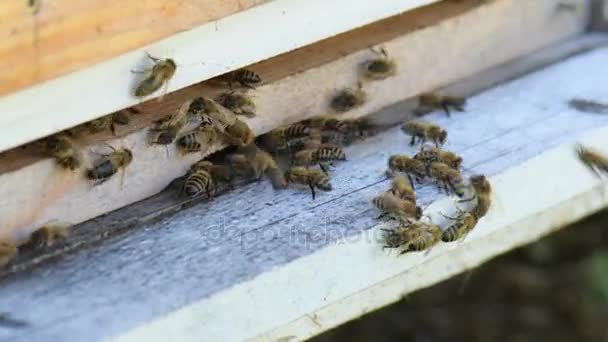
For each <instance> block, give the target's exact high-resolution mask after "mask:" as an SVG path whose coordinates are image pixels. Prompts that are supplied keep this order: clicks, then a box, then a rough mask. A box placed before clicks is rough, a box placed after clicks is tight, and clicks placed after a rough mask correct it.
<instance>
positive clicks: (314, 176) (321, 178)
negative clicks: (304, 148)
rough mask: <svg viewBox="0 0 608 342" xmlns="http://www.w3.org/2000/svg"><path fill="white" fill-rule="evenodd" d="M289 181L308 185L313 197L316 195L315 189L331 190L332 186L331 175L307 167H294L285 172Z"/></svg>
mask: <svg viewBox="0 0 608 342" xmlns="http://www.w3.org/2000/svg"><path fill="white" fill-rule="evenodd" d="M285 179H286V180H287V182H290V183H295V184H302V185H308V187H309V188H310V191H311V193H312V199H313V200H314V199H315V197H316V194H315V189H319V190H321V191H331V190H332V186H331V183H330V182H329V177H328V176H327V175H326V174H325V173H324V172H323V171H321V170H316V169H309V168H305V167H300V166H296V167H292V168H290V169H289V170H287V172H286V173H285Z"/></svg>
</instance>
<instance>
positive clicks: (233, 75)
mask: <svg viewBox="0 0 608 342" xmlns="http://www.w3.org/2000/svg"><path fill="white" fill-rule="evenodd" d="M218 80H220V81H223V82H226V83H228V87H230V89H232V84H233V83H239V84H240V85H241V86H243V87H245V88H250V89H255V85H257V84H259V83H261V82H262V78H261V77H260V75H258V74H256V73H255V72H253V71H251V70H249V69H238V70H235V71H232V72H229V73H226V74H224V75H221V76H219V77H218Z"/></svg>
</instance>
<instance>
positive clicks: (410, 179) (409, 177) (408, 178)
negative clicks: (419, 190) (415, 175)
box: [407, 173, 414, 190]
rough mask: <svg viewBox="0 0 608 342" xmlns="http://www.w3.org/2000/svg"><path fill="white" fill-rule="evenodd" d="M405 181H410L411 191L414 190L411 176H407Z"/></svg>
mask: <svg viewBox="0 0 608 342" xmlns="http://www.w3.org/2000/svg"><path fill="white" fill-rule="evenodd" d="M407 180H408V181H410V185H411V186H412V190H413V189H414V181H413V180H412V176H410V174H409V173H408V174H407Z"/></svg>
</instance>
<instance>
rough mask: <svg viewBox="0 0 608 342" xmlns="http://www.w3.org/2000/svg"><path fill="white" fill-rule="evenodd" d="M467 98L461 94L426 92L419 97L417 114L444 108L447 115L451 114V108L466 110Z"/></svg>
mask: <svg viewBox="0 0 608 342" xmlns="http://www.w3.org/2000/svg"><path fill="white" fill-rule="evenodd" d="M466 103H467V100H466V98H464V97H461V96H442V95H439V94H437V93H424V94H421V95H420V97H419V98H418V107H417V108H416V109H415V112H416V114H425V113H429V112H432V111H433V110H435V109H443V111H444V112H445V114H446V115H447V116H450V108H453V109H454V110H456V111H458V112H464V106H465V105H466Z"/></svg>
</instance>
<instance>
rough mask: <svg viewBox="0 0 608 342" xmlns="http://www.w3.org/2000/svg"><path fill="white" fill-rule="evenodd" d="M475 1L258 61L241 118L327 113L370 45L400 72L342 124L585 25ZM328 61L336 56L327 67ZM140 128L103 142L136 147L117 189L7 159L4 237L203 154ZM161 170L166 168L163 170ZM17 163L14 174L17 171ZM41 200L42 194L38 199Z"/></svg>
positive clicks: (1, 181) (110, 205)
mask: <svg viewBox="0 0 608 342" xmlns="http://www.w3.org/2000/svg"><path fill="white" fill-rule="evenodd" d="M476 4H477V0H470V1H463V2H459V3H457V4H450V5H446V6H447V7H442V6H439V5H437V7H436V8H443V9H444V10H445V11H446V13H447V12H449V13H451V14H452V15H454V16H453V17H450V18H447V19H443V20H442V18H443V17H441V16H439V15H438V14H436V13H432V12H430V11H431V9H433V8H428V9H420V10H419V11H417V12H416V13H412V16H413V17H412V16H408V15H407V14H406V15H404V16H402V17H400V18H397V19H395V20H392V19H391V20H388V21H386V22H384V23H380V24H379V26H375V25H372V26H370V27H367V28H363V29H362V30H361V31H359V32H355V33H353V34H347V35H346V36H345V37H337V44H335V46H333V49H334V50H331V51H330V52H329V53H328V52H327V51H328V50H329V49H330V47H332V45H331V44H328V43H327V42H321V43H319V44H320V47H310V48H307V49H303V50H304V51H303V52H302V51H295V52H294V53H293V54H294V55H293V56H292V58H293V59H294V60H300V59H301V60H307V61H308V63H310V64H309V65H308V68H307V69H306V70H304V71H301V70H299V69H297V67H295V66H294V65H293V60H290V59H289V55H290V54H288V55H286V56H280V57H278V58H277V64H276V67H277V69H281V70H283V71H284V73H283V74H279V75H277V74H276V73H275V74H274V76H273V74H272V72H270V70H272V67H273V65H274V64H273V63H272V61H269V62H268V63H261V64H260V65H259V68H260V70H259V71H260V73H261V74H262V76H263V77H265V76H266V72H268V73H269V74H270V76H269V77H270V80H274V81H273V82H270V83H267V84H264V85H262V86H260V87H258V89H257V90H256V92H255V93H253V95H254V96H255V100H256V101H257V104H258V117H256V118H254V119H251V120H249V119H248V120H246V121H247V122H248V123H249V125H250V126H251V127H252V128H253V130H254V131H255V132H256V133H257V134H261V133H264V132H266V131H268V130H270V129H271V128H274V127H276V126H279V125H281V124H286V123H291V122H295V121H298V120H301V119H304V118H306V117H309V116H313V115H318V114H322V113H325V112H327V110H328V102H329V101H330V98H331V96H332V95H333V94H335V92H336V91H337V90H338V89H340V88H342V87H345V86H352V85H354V84H355V83H356V80H357V77H358V72H357V71H358V67H359V65H360V64H361V63H362V62H364V61H366V60H368V59H369V58H371V57H372V56H375V55H374V54H373V53H372V52H371V51H369V49H368V46H369V45H368V44H372V43H373V42H375V43H376V44H381V45H383V46H384V47H385V48H386V49H387V50H388V51H389V52H390V54H391V58H394V59H395V60H396V61H398V63H399V71H398V74H397V75H396V76H395V77H392V78H389V79H386V80H385V81H383V82H375V83H369V84H367V85H366V86H365V90H366V91H367V92H368V96H369V101H368V102H367V103H366V104H365V105H364V106H362V107H360V108H357V109H356V110H353V111H351V112H349V113H346V114H344V116H345V117H354V116H361V115H364V114H366V113H370V112H375V111H378V110H379V109H381V108H383V107H386V106H389V105H391V104H394V103H397V102H399V101H402V100H404V99H406V98H411V97H414V96H415V95H417V94H419V93H421V92H423V91H427V90H430V89H434V88H437V87H440V86H443V85H445V84H447V83H450V82H453V81H455V80H458V79H462V78H463V77H466V76H470V75H472V74H475V73H477V72H479V71H480V70H483V69H486V68H489V67H491V66H493V65H497V64H500V63H503V62H506V61H508V60H510V59H512V58H515V57H517V56H521V55H523V54H526V53H529V52H530V51H532V50H535V49H537V48H540V47H543V46H546V45H547V44H550V43H551V42H554V41H562V40H564V39H566V38H567V37H570V36H573V35H576V34H578V33H580V32H581V31H582V30H583V28H584V23H585V20H584V18H583V17H582V16H573V15H561V14H560V15H558V16H557V17H554V13H555V2H554V1H553V0H542V1H537V2H526V3H525V4H522V5H519V4H517V5H516V4H513V3H511V2H510V1H504V0H501V1H497V2H493V3H489V4H487V5H484V6H476ZM431 7H433V6H431ZM434 8H435V7H434ZM446 8H447V9H449V11H448V10H446ZM464 9H470V10H469V11H464ZM412 18H418V20H419V21H415V20H412V21H411V19H412ZM514 18H518V19H517V20H516V19H514ZM554 18H555V19H554ZM410 21H411V22H410ZM522 21H523V23H522ZM423 23H424V24H433V23H435V24H436V25H432V26H429V27H426V28H424V29H421V30H418V31H415V32H411V33H408V34H405V35H395V36H391V34H395V33H396V32H401V31H400V30H404V31H405V32H409V31H410V30H412V29H413V28H414V27H416V25H420V24H423ZM497 23H501V24H500V25H498V24H497ZM400 25H402V27H401V26H400ZM497 25H498V26H497ZM379 27H381V28H387V29H390V30H389V31H388V33H387V32H385V33H384V34H382V35H374V34H373V33H374V32H379V31H381V30H380V29H379ZM487 30H489V31H491V32H492V38H489V36H488V33H487ZM522 35H526V38H527V39H526V40H524V41H522V40H521V36H522ZM455 37H466V39H464V38H463V39H459V38H455ZM358 38H362V39H361V41H360V43H359V44H363V42H365V43H366V44H365V45H353V44H352V43H347V42H351V41H358ZM374 39H381V40H382V39H388V40H387V41H376V40H374ZM412 46H415V47H416V54H415V55H413V54H412V52H411V51H412V48H411V47H412ZM343 48H347V51H349V54H348V55H346V56H341V55H340V53H341V51H343V50H342V49H343ZM319 51H323V53H320V52H319ZM305 56H308V59H307V58H305ZM314 56H319V58H320V61H319V62H318V63H320V64H317V65H314V63H313V60H314V58H313V57H314ZM331 56H333V58H336V57H338V56H341V57H340V58H338V59H335V60H333V59H331V58H330V57H331ZM255 68H256V66H254V69H255ZM255 70H256V71H258V70H257V69H255ZM275 72H276V71H275ZM292 73H293V74H292ZM281 75H282V76H283V77H281ZM476 89H479V88H476ZM218 91H219V89H217V88H211V87H208V86H193V87H189V88H187V89H184V90H183V91H180V92H177V93H175V94H171V95H169V96H167V98H168V99H167V100H166V101H163V102H162V103H161V104H158V103H155V101H154V103H148V104H145V105H142V106H141V107H142V111H143V112H144V113H145V114H140V115H142V116H146V115H148V116H147V117H146V120H151V119H153V118H158V117H159V116H160V115H163V114H165V113H169V112H171V110H172V109H175V108H176V107H177V106H179V105H181V104H182V101H183V100H185V99H187V98H189V97H193V96H198V95H200V94H201V93H203V94H206V95H214V94H216V93H217V92H218ZM146 122H148V123H149V121H145V120H140V121H138V122H136V124H135V125H134V126H133V127H134V129H135V131H132V132H131V133H130V134H127V135H126V136H124V137H122V138H120V139H112V140H108V142H110V143H112V144H113V145H115V146H121V145H122V146H126V147H133V148H132V149H133V152H134V155H135V158H134V161H133V162H132V163H131V164H130V165H129V168H128V169H127V172H126V173H125V174H124V176H122V175H121V177H124V180H123V185H122V187H121V184H120V179H119V178H120V177H116V179H115V180H111V181H109V182H106V183H104V184H102V185H100V186H96V187H94V188H93V187H92V186H91V184H90V182H87V180H86V179H84V178H83V177H82V173H80V172H78V173H66V172H63V171H62V170H58V169H57V168H56V167H55V165H54V162H53V161H52V160H49V159H40V157H39V156H33V157H32V156H31V155H29V156H28V155H25V156H22V155H23V154H25V153H24V151H21V150H15V151H14V152H13V154H12V155H7V156H5V157H4V158H3V160H2V166H0V169H2V168H3V167H5V168H6V169H5V170H7V169H8V170H11V171H12V172H6V173H3V174H0V192H2V193H13V194H15V196H14V197H11V198H3V199H0V216H2V217H5V218H6V219H4V220H2V222H0V236H3V235H4V236H7V235H9V236H19V235H21V236H23V235H27V234H28V233H29V232H30V231H32V230H33V229H35V228H37V227H39V226H40V225H42V224H45V223H47V222H49V221H53V220H60V221H63V222H72V223H79V222H82V221H85V220H87V219H90V218H93V217H96V216H98V215H101V214H103V213H106V212H108V211H111V210H114V209H117V208H120V207H123V206H125V205H128V204H130V203H133V202H136V201H139V200H141V199H143V198H147V197H149V196H152V195H154V194H156V193H158V192H159V191H161V190H162V189H163V188H165V186H166V185H167V184H168V183H169V182H171V181H172V180H173V179H174V178H176V177H179V176H181V175H183V174H184V173H185V171H186V169H187V168H188V167H189V166H190V164H192V163H193V162H194V161H195V160H197V159H199V158H200V157H201V155H200V154H199V155H196V154H193V155H189V156H182V155H180V154H179V153H177V151H175V150H174V149H173V148H169V151H168V153H167V150H166V149H165V148H164V147H163V146H153V147H150V146H149V145H148V144H147V141H148V139H149V132H148V130H147V127H146ZM127 131H128V130H127ZM119 133H122V130H120V131H119ZM0 139H2V136H1V135H0ZM85 145H86V148H85V150H94V151H95V150H96V151H99V150H100V149H101V150H102V151H103V149H104V147H103V146H95V145H87V144H85ZM159 163H162V164H163V167H159ZM15 164H17V165H18V167H14V165H15ZM26 165H27V167H25V166H26ZM19 167H20V169H18V168H19ZM24 179H25V180H26V181H25V182H26V183H24ZM41 193H42V194H44V196H40V194H41ZM74 208H79V210H74Z"/></svg>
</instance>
